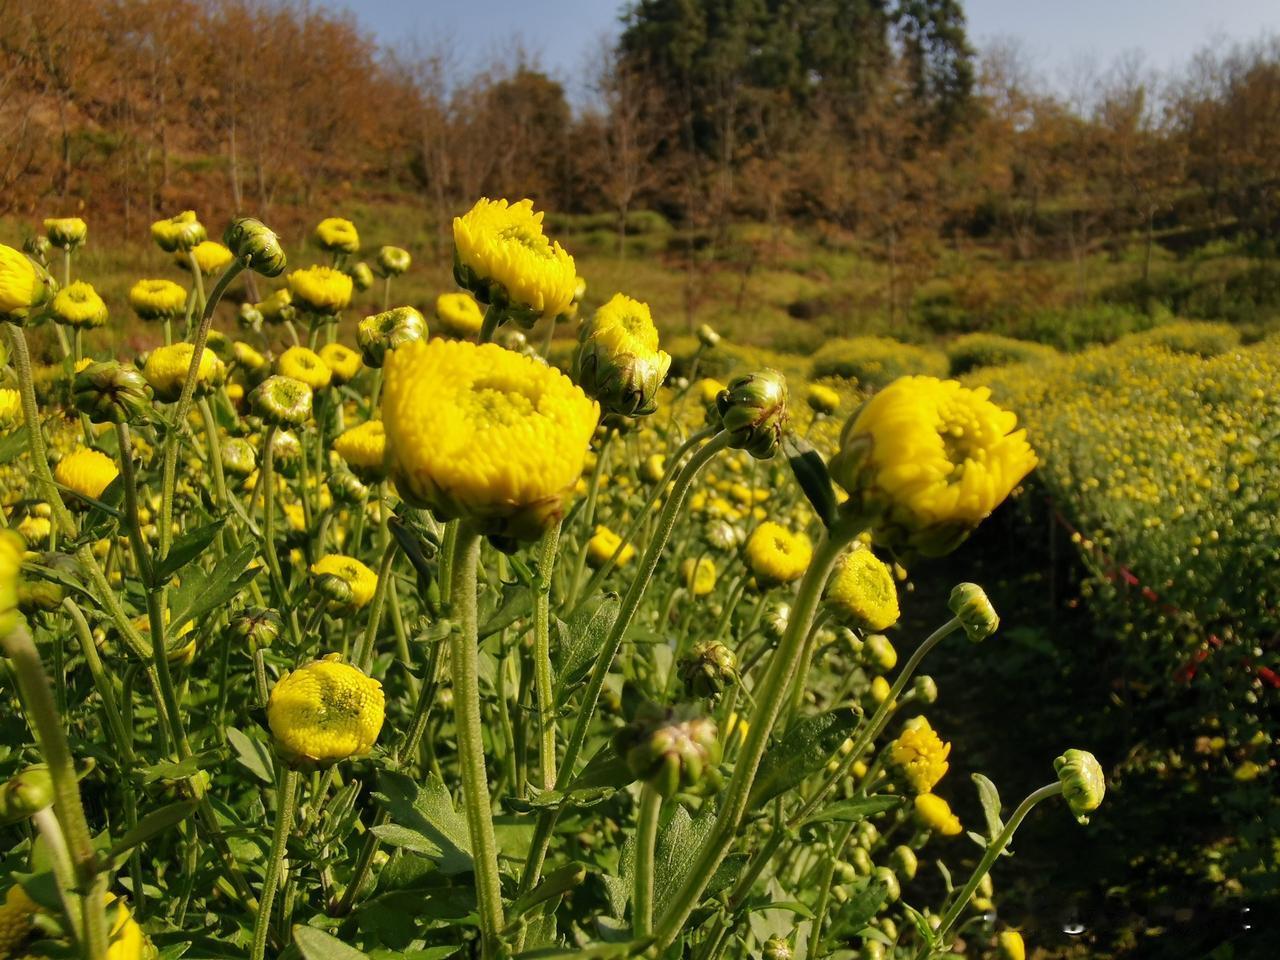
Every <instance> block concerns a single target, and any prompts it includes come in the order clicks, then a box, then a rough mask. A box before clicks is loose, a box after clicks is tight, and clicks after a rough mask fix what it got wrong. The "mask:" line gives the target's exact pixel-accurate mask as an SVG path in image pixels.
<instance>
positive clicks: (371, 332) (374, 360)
mask: <svg viewBox="0 0 1280 960" xmlns="http://www.w3.org/2000/svg"><path fill="white" fill-rule="evenodd" d="M425 339H427V321H426V320H425V319H424V318H423V316H422V314H421V313H419V312H418V311H417V310H415V309H414V308H413V307H396V308H394V309H392V310H386V311H384V312H382V313H375V314H374V315H373V316H371V317H365V318H364V319H363V320H361V321H360V324H359V325H358V326H357V327H356V345H357V346H359V347H360V352H361V353H362V354H364V362H365V363H366V364H368V365H369V366H371V367H381V366H382V365H383V364H384V363H386V362H387V354H388V353H389V352H390V351H392V350H394V349H396V348H397V347H401V346H404V345H405V344H406V343H414V342H416V341H418V340H425Z"/></svg>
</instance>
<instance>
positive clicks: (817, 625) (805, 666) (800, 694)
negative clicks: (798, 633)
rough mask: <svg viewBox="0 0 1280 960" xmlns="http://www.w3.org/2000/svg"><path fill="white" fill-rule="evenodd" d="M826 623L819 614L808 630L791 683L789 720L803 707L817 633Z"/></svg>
mask: <svg viewBox="0 0 1280 960" xmlns="http://www.w3.org/2000/svg"><path fill="white" fill-rule="evenodd" d="M826 622H827V614H825V613H819V614H818V615H817V616H815V617H814V618H813V625H812V626H811V627H810V628H809V636H807V637H806V638H805V641H804V652H803V653H802V654H801V655H800V665H799V667H798V668H797V669H796V676H795V679H794V680H793V681H792V682H791V697H790V699H791V711H790V717H791V719H795V716H796V714H798V713H799V712H800V708H801V707H802V706H804V691H805V680H806V679H808V676H809V667H811V666H812V665H813V654H814V651H815V649H816V647H817V646H818V633H819V631H821V630H822V628H823V626H824V625H825V624H826Z"/></svg>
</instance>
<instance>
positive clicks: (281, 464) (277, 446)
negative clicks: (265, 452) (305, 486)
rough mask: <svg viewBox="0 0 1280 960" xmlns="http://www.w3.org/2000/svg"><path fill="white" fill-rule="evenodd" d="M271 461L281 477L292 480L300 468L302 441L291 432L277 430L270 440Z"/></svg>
mask: <svg viewBox="0 0 1280 960" xmlns="http://www.w3.org/2000/svg"><path fill="white" fill-rule="evenodd" d="M271 460H272V464H273V465H274V467H275V469H276V471H277V472H278V473H279V474H280V475H281V476H282V477H288V478H289V479H293V478H294V477H296V476H297V475H298V471H299V469H300V468H301V467H302V441H301V440H299V439H298V435H297V434H296V433H294V432H293V431H292V430H277V431H276V432H275V435H274V436H273V437H272V438H271Z"/></svg>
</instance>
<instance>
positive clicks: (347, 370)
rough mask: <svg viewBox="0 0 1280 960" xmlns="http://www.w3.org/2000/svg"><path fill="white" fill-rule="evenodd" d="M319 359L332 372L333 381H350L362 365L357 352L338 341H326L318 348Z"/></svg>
mask: <svg viewBox="0 0 1280 960" xmlns="http://www.w3.org/2000/svg"><path fill="white" fill-rule="evenodd" d="M320 359H321V360H323V361H324V365H325V366H326V367H328V368H329V370H330V372H332V374H333V381H334V382H335V383H350V382H351V381H352V380H354V379H355V378H356V374H358V373H359V372H360V368H361V367H363V366H364V360H362V359H361V357H360V354H359V353H357V352H356V351H355V350H352V349H351V348H350V347H344V346H343V345H342V344H340V343H326V344H325V345H324V346H323V347H321V348H320Z"/></svg>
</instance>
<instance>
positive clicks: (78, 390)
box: [71, 360, 151, 423]
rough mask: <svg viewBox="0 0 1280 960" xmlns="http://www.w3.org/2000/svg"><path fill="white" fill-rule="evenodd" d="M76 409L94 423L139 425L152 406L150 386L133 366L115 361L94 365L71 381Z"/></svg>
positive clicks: (90, 365)
mask: <svg viewBox="0 0 1280 960" xmlns="http://www.w3.org/2000/svg"><path fill="white" fill-rule="evenodd" d="M71 395H72V399H73V401H74V402H75V405H76V409H77V410H79V411H80V412H81V413H83V414H84V415H85V416H87V417H88V418H89V419H90V421H92V422H93V423H137V422H138V421H139V420H141V419H142V418H143V417H145V416H146V414H147V411H148V409H150V407H151V387H150V386H149V385H148V384H147V379H146V377H144V376H143V375H142V373H141V372H139V371H138V370H137V369H136V368H134V367H126V366H124V365H123V364H121V363H117V362H116V361H115V360H105V361H101V362H99V363H91V364H89V366H87V367H85V368H84V369H83V370H81V371H80V372H79V373H77V374H76V376H75V380H74V381H72V385H71Z"/></svg>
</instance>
